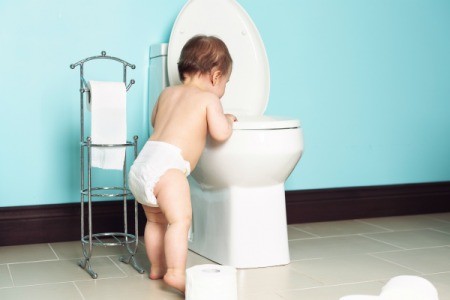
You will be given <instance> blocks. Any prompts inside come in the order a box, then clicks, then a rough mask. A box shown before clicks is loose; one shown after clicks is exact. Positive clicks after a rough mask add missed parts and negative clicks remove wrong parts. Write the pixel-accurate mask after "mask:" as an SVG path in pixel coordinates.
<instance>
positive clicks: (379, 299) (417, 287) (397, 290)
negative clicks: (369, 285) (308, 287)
mask: <svg viewBox="0 0 450 300" xmlns="http://www.w3.org/2000/svg"><path fill="white" fill-rule="evenodd" d="M370 299H373V300H439V298H438V292H437V290H436V288H435V287H434V286H433V284H431V282H429V281H428V280H426V279H425V278H422V277H418V276H409V275H402V276H397V277H394V278H391V279H390V280H389V281H388V283H386V285H385V286H383V289H382V290H381V294H380V295H379V296H364V295H350V296H345V297H342V298H340V300H370Z"/></svg>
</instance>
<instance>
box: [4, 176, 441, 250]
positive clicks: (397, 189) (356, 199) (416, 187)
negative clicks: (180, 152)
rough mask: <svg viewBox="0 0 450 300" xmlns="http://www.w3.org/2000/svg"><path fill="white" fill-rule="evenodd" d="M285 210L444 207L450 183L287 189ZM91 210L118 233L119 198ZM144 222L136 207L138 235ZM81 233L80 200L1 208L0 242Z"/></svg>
mask: <svg viewBox="0 0 450 300" xmlns="http://www.w3.org/2000/svg"><path fill="white" fill-rule="evenodd" d="M129 202H130V203H129V204H128V220H129V224H128V228H129V232H130V233H134V230H133V229H134V215H133V212H134V209H133V208H134V206H133V202H134V201H129ZM286 211H287V220H288V223H289V224H296V223H305V222H320V221H332V220H346V219H357V218H373V217H386V216H394V215H411V214H425V213H437V212H448V211H450V182H438V183H421V184H402V185H389V186H372V187H349V188H333V189H320V190H298V191H287V192H286ZM92 212H93V220H94V222H93V230H94V232H123V203H122V202H121V201H105V202H95V203H94V204H93V208H92ZM85 223H86V224H87V222H85ZM144 225H145V216H144V213H143V210H142V208H139V232H140V234H142V233H143V229H144ZM85 230H86V229H85ZM80 232H81V226H80V204H79V203H71V204H55V205H38V206H18V207H4V208H0V246H7V245H20V244H35V243H49V242H62V241H74V240H79V239H80V237H81V233H80ZM85 232H87V230H86V231H85Z"/></svg>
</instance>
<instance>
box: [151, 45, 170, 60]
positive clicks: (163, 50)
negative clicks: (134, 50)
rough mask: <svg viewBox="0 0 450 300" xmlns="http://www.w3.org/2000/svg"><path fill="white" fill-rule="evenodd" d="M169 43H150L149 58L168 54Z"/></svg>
mask: <svg viewBox="0 0 450 300" xmlns="http://www.w3.org/2000/svg"><path fill="white" fill-rule="evenodd" d="M167 46H168V45H167V43H160V44H153V45H150V50H149V58H150V59H152V58H156V57H160V56H167Z"/></svg>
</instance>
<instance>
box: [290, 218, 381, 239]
mask: <svg viewBox="0 0 450 300" xmlns="http://www.w3.org/2000/svg"><path fill="white" fill-rule="evenodd" d="M294 227H295V228H298V229H301V230H303V231H305V232H308V233H310V234H313V235H315V236H320V237H329V236H340V235H349V234H361V233H373V232H384V231H387V230H386V229H383V228H380V227H378V226H374V225H370V224H366V223H363V222H359V221H358V220H347V221H336V222H317V223H306V224H300V225H294Z"/></svg>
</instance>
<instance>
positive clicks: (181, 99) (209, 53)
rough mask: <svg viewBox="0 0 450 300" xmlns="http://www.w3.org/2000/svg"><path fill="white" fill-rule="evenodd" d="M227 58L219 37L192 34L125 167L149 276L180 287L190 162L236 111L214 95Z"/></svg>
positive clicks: (227, 71) (222, 132) (221, 136)
mask: <svg viewBox="0 0 450 300" xmlns="http://www.w3.org/2000/svg"><path fill="white" fill-rule="evenodd" d="M231 68H232V59H231V56H230V54H229V52H228V49H227V47H226V45H225V44H224V43H223V41H222V40H220V39H219V38H216V37H212V36H204V35H201V36H195V37H193V38H191V39H190V40H189V41H188V42H187V43H186V45H185V46H184V47H183V49H182V51H181V55H180V59H179V62H178V72H179V75H180V79H181V81H182V84H181V85H178V86H171V87H168V88H166V89H164V91H163V92H162V93H161V95H160V96H159V99H158V102H157V103H156V105H155V107H154V108H153V113H152V117H151V122H152V126H153V128H154V132H153V134H152V135H151V137H150V139H149V140H148V141H147V143H146V144H145V146H144V148H143V149H142V151H141V152H140V154H139V156H138V157H137V159H136V160H135V162H134V164H133V165H132V167H131V169H130V174H129V186H130V190H131V192H132V193H133V195H134V196H135V198H136V200H137V201H138V202H139V203H141V204H142V206H143V208H144V211H145V215H146V217H147V224H146V226H145V233H144V238H145V246H146V249H147V255H148V258H149V260H150V263H151V271H150V279H161V278H164V281H165V282H166V283H167V284H168V285H170V286H172V287H174V288H176V289H178V290H180V291H181V292H183V293H184V290H185V281H186V278H185V272H186V258H187V248H188V231H189V228H190V224H191V219H192V208H191V200H190V193H189V184H188V181H187V178H186V177H187V176H188V175H189V173H190V172H191V170H193V169H194V168H195V166H196V165H197V162H198V160H199V158H200V155H201V154H202V151H203V148H204V147H205V143H206V137H207V135H208V134H209V135H210V137H211V138H212V139H214V140H217V141H219V142H223V141H226V140H227V139H228V138H229V137H230V135H231V133H232V125H233V122H234V121H236V117H235V116H233V115H231V114H224V112H223V108H222V104H221V102H220V98H221V97H222V96H223V94H224V93H225V86H226V84H227V82H228V80H229V78H230V75H231Z"/></svg>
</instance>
